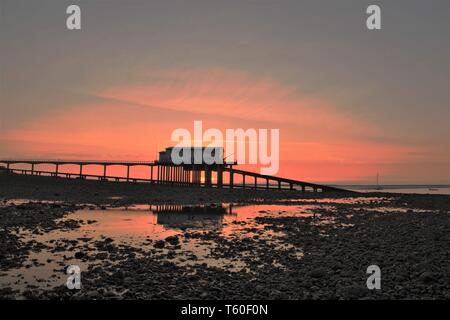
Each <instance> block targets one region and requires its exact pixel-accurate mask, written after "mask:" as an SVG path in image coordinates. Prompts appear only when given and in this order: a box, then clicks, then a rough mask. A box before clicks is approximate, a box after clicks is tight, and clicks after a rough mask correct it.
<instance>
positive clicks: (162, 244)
mask: <svg viewBox="0 0 450 320" xmlns="http://www.w3.org/2000/svg"><path fill="white" fill-rule="evenodd" d="M165 246H166V243H165V242H164V241H163V240H158V241H156V242H155V243H154V244H153V247H155V248H157V249H162V248H164V247H165Z"/></svg>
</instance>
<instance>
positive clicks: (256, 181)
mask: <svg viewBox="0 0 450 320" xmlns="http://www.w3.org/2000/svg"><path fill="white" fill-rule="evenodd" d="M257 188H258V178H257V177H256V176H255V190H256V189H257Z"/></svg>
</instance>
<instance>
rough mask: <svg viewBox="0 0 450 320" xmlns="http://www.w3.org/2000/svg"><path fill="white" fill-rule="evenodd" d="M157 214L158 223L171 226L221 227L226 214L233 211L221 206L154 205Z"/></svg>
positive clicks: (153, 208) (153, 209)
mask: <svg viewBox="0 0 450 320" xmlns="http://www.w3.org/2000/svg"><path fill="white" fill-rule="evenodd" d="M227 209H228V212H227ZM152 211H153V212H154V213H155V214H156V215H157V220H156V221H157V223H158V224H162V225H164V226H166V227H169V228H204V227H209V228H214V229H220V228H221V227H222V221H223V217H224V215H225V214H228V213H231V206H229V207H228V208H226V207H224V206H222V205H219V206H182V205H159V206H152Z"/></svg>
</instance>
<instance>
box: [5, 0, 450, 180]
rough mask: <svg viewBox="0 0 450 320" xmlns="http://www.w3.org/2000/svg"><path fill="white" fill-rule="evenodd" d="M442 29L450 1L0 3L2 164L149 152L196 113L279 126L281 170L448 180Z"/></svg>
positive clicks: (218, 122)
mask: <svg viewBox="0 0 450 320" xmlns="http://www.w3.org/2000/svg"><path fill="white" fill-rule="evenodd" d="M70 4H77V5H79V6H80V8H81V30H67V28H66V19H67V16H68V15H67V14H66V8H67V6H68V5H70ZM370 4H378V5H379V6H380V7H381V23H382V29H381V30H376V31H370V30H368V29H367V28H366V18H367V14H366V8H367V7H368V5H370ZM449 35H450V2H449V1H448V0H442V1H441V0H431V1H416V0H397V1H375V0H373V1H363V0H342V1H332V0H328V1H322V0H310V1H309V0H308V1H301V0H295V1H287V0H277V1H275V0H252V1H251V0H230V1H211V0H209V1H206V0H202V1H200V0H183V1H181V0H180V1H173V0H164V1H156V0H155V1H138V0H130V1H116V0H89V1H60V0H52V1H50V0H39V1H23V0H14V1H12V0H0V98H1V99H0V102H1V103H0V158H18V157H20V158H58V159H74V158H76V159H129V160H153V159H155V157H156V153H157V151H158V150H161V149H163V148H165V147H167V146H170V145H173V144H174V142H172V141H171V140H170V137H171V133H172V131H173V130H175V129H177V128H187V129H189V130H193V121H194V120H202V121H203V127H204V128H218V129H220V130H225V129H227V128H243V129H248V128H255V129H259V128H267V129H274V128H276V129H279V130H280V171H279V174H278V175H279V176H284V177H289V178H293V179H301V180H306V181H312V182H324V183H325V182H326V183H374V182H375V179H376V174H377V172H378V173H379V174H380V179H381V182H383V183H386V184H403V183H412V184H416V183H443V184H450V126H449V119H450V41H449V39H450V37H449Z"/></svg>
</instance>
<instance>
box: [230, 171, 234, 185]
mask: <svg viewBox="0 0 450 320" xmlns="http://www.w3.org/2000/svg"><path fill="white" fill-rule="evenodd" d="M233 180H234V172H233V168H231V169H230V189H233V184H234V181H233Z"/></svg>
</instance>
